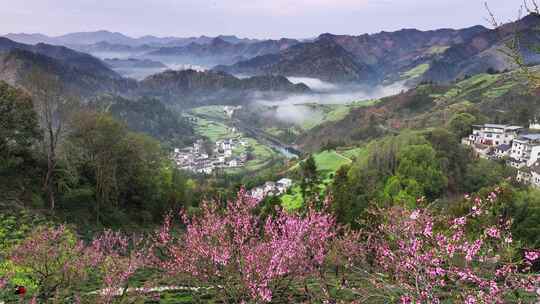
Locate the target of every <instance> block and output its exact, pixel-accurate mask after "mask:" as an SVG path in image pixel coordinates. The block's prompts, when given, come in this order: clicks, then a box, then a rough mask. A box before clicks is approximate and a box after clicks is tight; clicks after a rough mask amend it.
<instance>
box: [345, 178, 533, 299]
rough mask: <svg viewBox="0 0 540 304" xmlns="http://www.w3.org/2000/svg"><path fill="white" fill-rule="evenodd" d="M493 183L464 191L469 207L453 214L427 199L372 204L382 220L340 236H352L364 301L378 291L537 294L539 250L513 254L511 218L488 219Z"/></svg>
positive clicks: (389, 294)
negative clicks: (380, 206) (412, 206)
mask: <svg viewBox="0 0 540 304" xmlns="http://www.w3.org/2000/svg"><path fill="white" fill-rule="evenodd" d="M499 191H500V190H498V189H497V191H495V192H492V193H491V194H490V195H489V197H487V198H486V199H480V198H476V199H474V200H471V199H470V198H468V201H469V202H470V204H471V205H470V207H471V208H470V212H469V213H468V214H466V215H464V216H463V217H459V218H455V219H451V218H448V217H446V216H437V215H434V214H433V213H432V212H431V211H430V209H429V208H427V207H422V208H418V209H416V210H406V209H403V208H398V207H394V208H391V209H388V210H379V211H376V212H375V215H377V216H378V218H379V219H380V223H379V224H378V225H376V226H375V227H373V228H368V230H366V231H364V232H363V233H362V236H361V237H358V235H356V239H353V241H351V242H345V245H347V246H354V245H355V244H356V249H354V251H353V252H356V253H357V254H356V255H355V256H352V257H351V260H350V261H351V266H352V267H353V269H355V270H356V271H357V272H358V273H359V274H360V275H361V276H362V277H363V278H364V279H365V282H366V283H367V286H371V288H363V289H357V290H355V291H356V292H357V293H358V294H359V295H360V297H361V299H362V302H369V301H370V300H373V299H374V298H376V297H381V298H383V299H386V300H387V301H393V302H396V301H397V300H398V299H399V300H400V301H401V303H440V302H443V301H452V302H455V303H513V302H516V303H518V302H519V303H521V302H522V301H525V302H527V300H532V299H535V296H536V292H537V288H538V286H539V285H540V280H539V277H538V276H537V275H535V274H532V273H530V267H531V266H532V263H533V262H534V261H536V260H537V259H538V258H539V257H540V254H539V252H538V251H535V250H528V251H525V256H524V260H522V261H516V260H515V256H517V255H518V252H517V251H516V250H515V248H514V247H513V246H512V243H513V241H512V236H511V233H510V232H509V228H510V225H511V222H510V221H508V220H506V219H504V218H498V219H496V220H495V221H492V220H491V215H490V214H489V212H488V208H490V206H491V205H492V204H494V203H495V201H496V200H497V195H498V194H499ZM420 203H421V201H420ZM493 222H495V223H493ZM359 239H362V243H358V242H356V241H357V240H359Z"/></svg>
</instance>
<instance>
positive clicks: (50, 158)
mask: <svg viewBox="0 0 540 304" xmlns="http://www.w3.org/2000/svg"><path fill="white" fill-rule="evenodd" d="M51 119H52V118H51V117H48V118H47V120H48V121H47V133H48V135H49V143H48V149H47V173H46V175H45V183H44V188H45V191H46V193H47V199H48V201H49V208H50V209H51V210H53V211H54V209H55V203H56V202H55V194H54V192H55V191H54V184H55V183H54V170H55V168H56V138H55V134H54V130H53V126H52V122H51Z"/></svg>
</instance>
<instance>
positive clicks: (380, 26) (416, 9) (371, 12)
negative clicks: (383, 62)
mask: <svg viewBox="0 0 540 304" xmlns="http://www.w3.org/2000/svg"><path fill="white" fill-rule="evenodd" d="M0 1H9V5H4V6H2V9H1V10H0V20H1V22H0V34H7V33H21V32H24V33H44V34H47V35H61V34H65V33H70V32H80V31H95V30H109V31H114V32H121V33H124V34H127V35H130V36H132V37H139V36H143V35H156V36H175V37H191V36H200V35H208V36H217V35H220V34H223V35H237V36H239V37H250V38H281V37H290V38H311V37H316V36H318V35H319V34H321V33H327V32H329V33H333V34H353V35H359V34H364V33H376V32H380V31H394V30H398V29H402V28H418V29H422V30H429V29H437V28H463V27H467V26H472V25H477V24H481V25H485V26H488V25H489V24H488V22H487V21H486V18H487V17H488V13H487V11H486V9H485V8H484V1H485V0H295V1H292V0H16V1H10V0H0ZM488 2H489V5H490V7H491V9H492V11H493V12H494V13H495V15H497V17H498V18H499V19H500V20H501V21H509V20H514V19H515V18H516V17H517V16H518V11H519V7H520V4H521V3H522V2H521V0H488Z"/></svg>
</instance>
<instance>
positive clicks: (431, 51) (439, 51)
mask: <svg viewBox="0 0 540 304" xmlns="http://www.w3.org/2000/svg"><path fill="white" fill-rule="evenodd" d="M449 48H450V47H449V46H446V45H444V46H443V45H434V46H432V47H430V48H429V50H428V51H427V53H428V54H430V55H435V54H442V53H444V52H445V51H446V50H448V49H449Z"/></svg>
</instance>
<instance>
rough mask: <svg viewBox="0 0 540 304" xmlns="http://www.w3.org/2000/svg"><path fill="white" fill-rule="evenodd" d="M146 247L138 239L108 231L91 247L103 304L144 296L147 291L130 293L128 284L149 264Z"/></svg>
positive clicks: (92, 260) (90, 251) (89, 253)
mask: <svg viewBox="0 0 540 304" xmlns="http://www.w3.org/2000/svg"><path fill="white" fill-rule="evenodd" d="M144 248H145V246H144V244H143V242H142V240H141V239H139V238H130V237H127V236H125V235H123V234H121V233H119V232H113V231H110V230H107V231H105V232H103V233H102V234H101V235H100V236H98V237H97V238H95V239H94V240H93V242H92V243H91V245H90V246H89V247H88V255H89V256H90V257H92V259H91V266H92V267H94V269H95V270H96V273H97V275H98V277H99V280H100V282H101V290H100V291H99V292H98V293H97V295H98V301H99V302H100V303H124V302H129V301H131V300H132V298H133V297H134V296H135V297H137V296H139V295H141V294H142V293H144V291H145V290H144V289H133V288H131V289H130V285H129V280H130V279H131V278H132V277H133V275H135V273H136V272H137V270H139V269H141V268H143V267H144V266H145V265H146V264H145V263H146V253H145V251H144Z"/></svg>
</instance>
